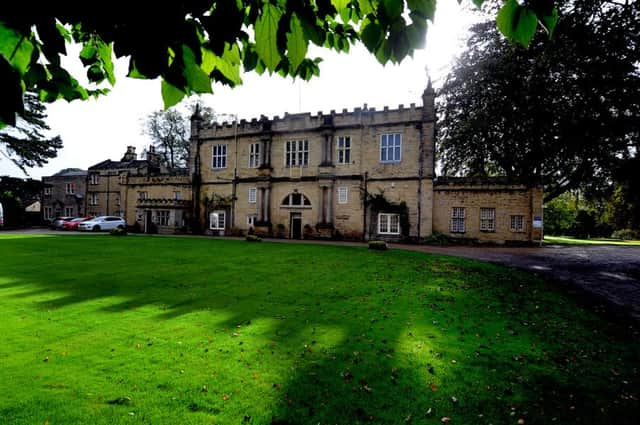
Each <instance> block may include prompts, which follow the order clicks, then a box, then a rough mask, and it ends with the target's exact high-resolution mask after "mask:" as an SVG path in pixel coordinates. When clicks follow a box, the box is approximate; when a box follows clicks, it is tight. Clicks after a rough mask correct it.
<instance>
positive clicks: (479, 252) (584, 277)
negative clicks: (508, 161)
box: [393, 245, 640, 321]
mask: <svg viewBox="0 0 640 425" xmlns="http://www.w3.org/2000/svg"><path fill="white" fill-rule="evenodd" d="M393 247H394V248H404V249H412V250H417V251H422V252H430V253H434V254H443V255H453V256H458V257H465V258H472V259H476V260H481V261H487V262H489V263H494V264H500V265H504V266H509V267H515V268H518V269H522V270H526V271H529V272H533V273H536V274H538V275H541V276H543V277H545V278H547V279H551V280H553V281H556V282H559V283H562V284H566V285H567V286H568V289H569V290H571V292H575V291H574V290H575V289H578V290H579V292H582V293H583V294H586V295H587V296H589V298H591V299H594V298H595V300H603V301H605V304H608V305H609V306H610V307H613V308H614V309H615V310H616V313H623V314H625V315H629V316H631V317H632V318H633V319H635V320H636V321H640V246H611V245H610V246H604V245H589V246H575V245H548V246H544V247H541V248H534V247H527V248H520V247H518V248H515V247H514V248H511V247H475V246H451V247H438V246H423V245H422V246H411V247H408V246H404V245H394V246H393Z"/></svg>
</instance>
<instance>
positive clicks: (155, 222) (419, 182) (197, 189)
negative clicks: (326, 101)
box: [86, 84, 542, 243]
mask: <svg viewBox="0 0 640 425" xmlns="http://www.w3.org/2000/svg"><path fill="white" fill-rule="evenodd" d="M422 102H423V106H416V105H415V104H411V105H409V106H408V107H404V106H403V105H400V106H399V107H398V108H397V109H389V108H387V107H385V108H384V109H383V110H378V111H377V110H375V109H374V108H368V107H367V106H366V105H365V106H364V107H363V108H355V109H354V110H352V111H348V110H346V109H344V110H342V111H341V112H336V111H331V112H330V113H328V114H324V113H322V112H318V113H317V114H315V115H312V114H309V113H305V114H285V116H284V117H277V116H276V117H274V118H273V119H268V118H267V117H264V116H263V117H261V118H260V119H253V120H251V121H246V120H240V121H238V120H236V121H234V122H232V123H223V124H213V125H211V126H204V125H203V120H202V118H201V116H200V114H199V113H198V112H197V111H196V113H195V114H194V115H193V117H192V118H191V145H190V153H191V156H190V160H189V164H188V168H187V169H179V170H167V169H165V168H163V167H162V166H160V161H159V157H158V156H157V155H156V154H155V152H154V151H153V149H152V148H151V149H150V151H149V153H148V156H147V158H146V159H144V160H138V159H136V155H135V150H134V148H132V147H129V148H128V150H127V153H126V154H125V156H124V157H123V158H122V160H121V161H111V160H107V161H103V162H101V163H99V164H96V165H94V166H93V167H90V168H89V174H88V177H87V197H86V200H87V207H86V208H87V211H88V212H89V213H96V214H98V213H100V214H117V215H121V216H124V217H126V220H127V223H128V224H129V225H135V226H137V227H138V228H139V229H140V230H144V231H152V232H155V231H159V232H163V233H174V232H181V231H187V230H189V231H192V232H194V233H203V232H204V233H207V234H210V235H229V234H233V235H240V234H246V233H249V232H255V233H258V234H262V235H269V236H278V237H287V238H296V239H301V238H305V237H314V238H345V239H355V240H362V239H364V240H369V239H388V240H414V241H418V240H421V239H423V238H427V237H429V236H431V235H432V234H433V233H435V232H437V233H442V234H445V235H448V236H451V237H454V238H462V239H469V240H474V241H479V242H494V243H504V242H508V241H515V242H530V241H533V240H539V239H540V237H541V229H540V228H539V227H537V226H538V225H539V224H541V216H542V190H541V189H540V188H535V187H534V188H529V187H525V186H522V185H514V184H509V183H507V182H503V181H498V180H495V179H494V180H488V179H485V180H482V181H473V180H469V179H445V180H443V179H441V178H440V179H436V178H435V172H434V164H435V144H434V133H435V119H436V117H435V111H434V91H433V89H432V88H431V84H429V85H428V86H427V88H426V89H425V91H424V93H423V95H422Z"/></svg>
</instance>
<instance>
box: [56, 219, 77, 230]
mask: <svg viewBox="0 0 640 425" xmlns="http://www.w3.org/2000/svg"><path fill="white" fill-rule="evenodd" d="M74 218H75V217H56V218H54V219H53V221H52V222H51V228H52V229H56V230H62V226H63V225H64V222H65V221H71V220H73V219H74Z"/></svg>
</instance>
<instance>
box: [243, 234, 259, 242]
mask: <svg viewBox="0 0 640 425" xmlns="http://www.w3.org/2000/svg"><path fill="white" fill-rule="evenodd" d="M245 239H246V241H247V242H262V239H261V238H259V237H258V236H256V235H247V236H246V237H245Z"/></svg>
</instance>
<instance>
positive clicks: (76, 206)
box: [41, 168, 87, 222]
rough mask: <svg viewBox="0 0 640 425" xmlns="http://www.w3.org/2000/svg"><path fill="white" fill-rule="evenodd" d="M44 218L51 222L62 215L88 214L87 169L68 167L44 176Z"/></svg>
mask: <svg viewBox="0 0 640 425" xmlns="http://www.w3.org/2000/svg"><path fill="white" fill-rule="evenodd" d="M42 186H43V192H42V198H41V199H42V209H41V211H42V218H43V220H44V221H45V222H51V221H52V220H53V219H54V218H56V217H61V216H70V217H71V216H83V215H85V214H86V208H85V195H86V191H87V189H86V188H87V171H86V170H81V169H79V168H67V169H64V170H61V171H60V172H58V173H56V174H54V175H52V176H47V177H43V178H42Z"/></svg>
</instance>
